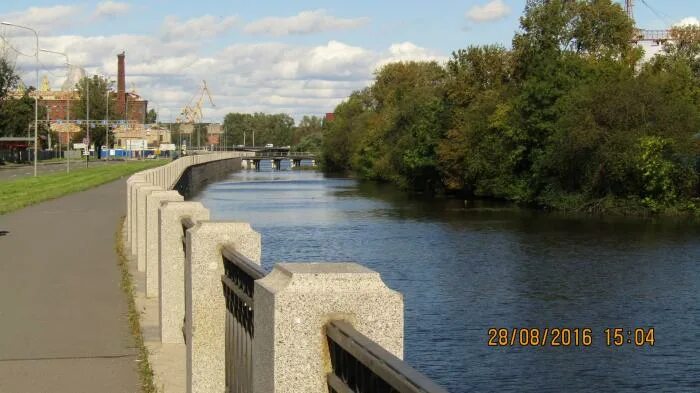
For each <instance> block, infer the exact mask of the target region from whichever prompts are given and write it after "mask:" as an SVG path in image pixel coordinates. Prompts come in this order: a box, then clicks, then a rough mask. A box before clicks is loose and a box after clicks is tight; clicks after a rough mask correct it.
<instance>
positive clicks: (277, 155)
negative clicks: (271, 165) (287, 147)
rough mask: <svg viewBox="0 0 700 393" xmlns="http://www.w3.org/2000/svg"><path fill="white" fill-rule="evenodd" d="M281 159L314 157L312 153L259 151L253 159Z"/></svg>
mask: <svg viewBox="0 0 700 393" xmlns="http://www.w3.org/2000/svg"><path fill="white" fill-rule="evenodd" d="M282 157H288V158H310V159H313V157H315V154H314V153H311V152H299V151H289V152H286V151H282V152H272V151H261V152H257V153H255V156H254V157H253V158H282Z"/></svg>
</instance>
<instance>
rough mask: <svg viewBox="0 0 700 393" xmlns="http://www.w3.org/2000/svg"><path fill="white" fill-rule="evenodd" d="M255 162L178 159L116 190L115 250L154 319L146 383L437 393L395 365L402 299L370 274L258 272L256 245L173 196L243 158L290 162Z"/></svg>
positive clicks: (185, 387) (353, 268) (243, 227)
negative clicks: (122, 242)
mask: <svg viewBox="0 0 700 393" xmlns="http://www.w3.org/2000/svg"><path fill="white" fill-rule="evenodd" d="M259 154H260V152H225V153H211V154H205V155H197V156H188V157H183V158H181V159H178V160H176V161H173V162H171V163H169V164H167V165H165V166H162V167H158V168H155V169H149V170H147V171H144V172H141V173H138V174H136V175H133V176H132V177H130V178H129V179H128V180H127V217H126V225H125V232H126V246H125V247H126V250H127V252H128V253H129V254H131V255H132V262H131V263H132V264H133V265H134V270H136V274H137V279H138V280H139V281H142V282H144V283H145V285H144V287H143V288H138V297H140V298H142V299H141V303H140V304H137V305H138V306H139V309H144V308H145V314H144V317H143V319H144V321H157V322H155V324H153V325H148V326H144V325H142V330H143V331H155V332H157V333H156V334H155V335H154V336H153V337H151V338H150V339H149V338H146V340H147V341H149V340H150V341H151V342H150V344H149V352H150V353H152V354H153V353H156V354H157V356H155V357H154V359H152V366H153V369H154V372H155V375H156V385H157V386H159V387H161V386H162V387H164V389H165V391H168V392H172V391H180V390H181V391H187V392H193V393H205V392H206V393H209V392H237V393H238V392H240V393H267V392H304V393H336V392H355V393H374V392H403V393H419V392H421V393H446V391H445V390H444V389H443V388H441V387H440V386H438V385H436V384H435V383H434V382H433V381H432V380H430V379H429V378H427V377H426V376H425V375H423V374H421V373H420V372H418V371H416V370H415V369H413V368H412V367H411V366H410V365H408V364H407V363H406V362H404V361H403V360H402V358H403V352H404V342H403V337H404V332H403V318H404V317H403V316H404V304H403V296H402V295H401V294H400V293H398V292H396V291H394V290H392V289H390V288H388V287H387V286H386V285H385V284H384V282H383V281H382V279H381V277H380V275H379V273H377V272H375V271H372V270H370V269H368V268H366V267H364V266H362V265H360V264H357V263H326V262H318V263H279V264H276V265H275V266H274V267H272V269H271V270H266V269H264V268H263V267H262V266H261V264H260V258H261V252H262V250H261V247H262V244H261V236H260V234H259V233H258V232H256V231H254V230H253V229H252V228H251V226H250V224H249V223H246V222H222V221H211V220H210V219H209V218H210V215H211V214H210V212H209V210H208V209H206V208H205V207H204V206H203V205H202V204H201V203H199V202H188V201H185V198H183V195H182V194H187V193H186V192H184V193H180V192H178V191H175V190H190V189H191V188H192V186H193V184H186V183H196V182H197V181H198V180H197V179H203V178H211V177H214V176H215V175H216V174H217V173H218V174H223V173H224V172H227V171H232V170H236V169H239V168H240V167H241V166H242V165H241V164H242V161H243V160H256V159H257V160H270V159H275V158H280V159H289V158H290V157H292V158H294V157H295V156H294V155H293V154H287V155H281V156H279V155H278V152H275V153H274V154H271V155H265V154H262V155H261V156H259ZM296 157H306V158H307V159H308V157H311V156H310V155H304V154H298V155H297V156H296ZM185 196H186V195H185ZM137 300H138V299H137ZM173 357H174V358H173ZM165 358H167V359H165ZM177 364H181V365H183V369H177V367H175V368H173V365H177ZM185 365H186V366H185ZM183 376H184V377H183ZM178 378H183V379H184V381H182V383H181V384H179V383H174V381H176V380H177V379H178Z"/></svg>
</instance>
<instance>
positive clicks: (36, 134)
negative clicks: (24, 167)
mask: <svg viewBox="0 0 700 393" xmlns="http://www.w3.org/2000/svg"><path fill="white" fill-rule="evenodd" d="M0 25H4V26H12V27H17V28H19V29H25V30H29V31H31V32H32V33H34V37H35V38H36V52H35V57H36V59H35V60H36V69H35V70H34V72H35V76H36V87H35V90H34V177H36V170H37V160H38V158H37V156H38V154H39V143H38V141H39V33H37V32H36V30H34V29H32V28H31V27H27V26H21V25H16V24H14V23H10V22H0Z"/></svg>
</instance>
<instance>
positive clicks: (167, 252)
mask: <svg viewBox="0 0 700 393" xmlns="http://www.w3.org/2000/svg"><path fill="white" fill-rule="evenodd" d="M185 217H189V218H191V219H192V220H193V221H195V222H197V221H201V220H208V219H209V210H207V209H206V208H205V207H204V206H203V205H202V204H201V203H199V202H164V203H163V204H162V206H161V208H160V210H159V214H158V221H159V225H158V226H159V227H160V247H159V248H160V263H159V264H158V267H159V269H160V271H159V277H160V288H159V289H160V294H159V295H160V297H159V303H160V339H161V342H163V343H172V344H182V343H184V340H183V337H182V327H183V326H182V320H183V318H184V316H185V251H184V249H183V247H182V237H183V233H182V220H183V219H184V218H185Z"/></svg>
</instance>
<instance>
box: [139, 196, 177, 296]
mask: <svg viewBox="0 0 700 393" xmlns="http://www.w3.org/2000/svg"><path fill="white" fill-rule="evenodd" d="M183 200H184V198H183V197H182V195H180V194H178V193H177V191H153V192H152V193H150V194H149V195H147V196H146V297H156V296H158V288H159V286H160V280H159V278H158V277H159V271H158V265H159V261H160V248H159V245H160V226H159V221H158V212H159V211H160V208H161V204H162V203H163V202H167V201H173V202H177V201H183Z"/></svg>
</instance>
